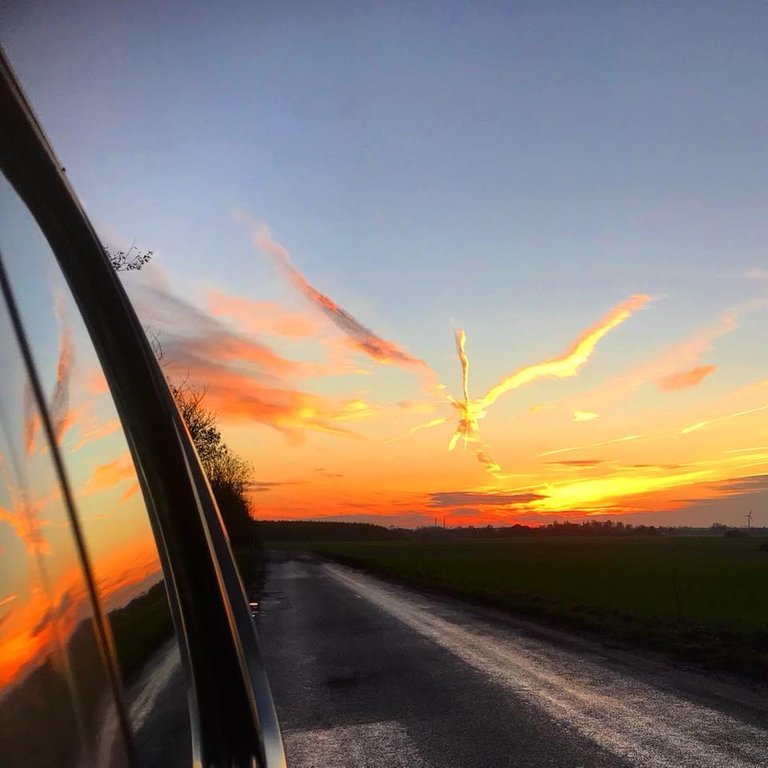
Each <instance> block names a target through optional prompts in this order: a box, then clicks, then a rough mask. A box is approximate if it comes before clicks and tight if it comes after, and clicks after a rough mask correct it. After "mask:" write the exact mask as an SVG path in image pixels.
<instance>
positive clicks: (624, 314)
mask: <svg viewBox="0 0 768 768" xmlns="http://www.w3.org/2000/svg"><path fill="white" fill-rule="evenodd" d="M649 301H651V297H650V296H648V295H647V294H635V295H634V296H631V297H630V298H629V299H627V300H626V301H623V302H621V303H620V304H617V305H616V306H615V307H614V308H613V309H611V310H610V312H608V314H607V315H605V316H604V317H603V318H601V319H600V320H599V321H598V322H597V323H595V325H593V326H592V327H591V328H588V329H587V330H586V331H584V333H582V334H581V336H579V338H578V339H576V341H575V342H574V343H573V344H572V345H571V346H570V347H569V348H568V349H567V350H566V351H565V352H564V353H563V354H562V355H559V356H558V357H553V358H551V359H550V360H545V361H543V362H541V363H535V364H534V365H529V366H526V367H525V368H520V369H519V370H517V371H515V372H514V373H512V374H510V375H509V376H507V377H506V378H504V379H502V380H501V381H500V382H499V383H498V384H497V385H496V386H495V387H493V388H492V389H490V390H489V391H488V392H487V393H486V395H485V396H484V397H483V398H482V401H481V402H482V403H483V405H484V406H485V407H488V406H489V405H492V404H493V403H495V402H496V400H498V399H499V397H501V396H502V395H504V394H506V393H507V392H511V391H512V390H513V389H517V388H518V387H521V386H522V385H524V384H528V383H530V382H532V381H535V380H536V379H542V378H550V377H551V378H558V379H564V378H568V377H571V376H575V375H576V374H577V373H578V372H579V371H580V370H581V368H582V367H583V366H584V365H585V364H586V362H587V361H588V360H589V358H590V357H591V355H592V353H593V352H594V350H595V347H596V346H597V343H598V342H599V341H600V340H601V339H602V338H603V337H604V336H606V335H607V334H608V333H610V332H611V331H612V330H613V329H614V328H616V327H617V326H619V325H621V324H622V323H623V322H625V321H626V320H628V319H629V318H630V317H631V316H632V315H633V314H634V313H635V312H637V311H638V310H641V309H643V307H645V306H646V305H647V304H648V302H649Z"/></svg>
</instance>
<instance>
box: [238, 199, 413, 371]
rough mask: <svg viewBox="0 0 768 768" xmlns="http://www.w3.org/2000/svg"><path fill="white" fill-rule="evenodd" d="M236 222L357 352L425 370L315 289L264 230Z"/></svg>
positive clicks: (385, 361)
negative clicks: (243, 226)
mask: <svg viewBox="0 0 768 768" xmlns="http://www.w3.org/2000/svg"><path fill="white" fill-rule="evenodd" d="M240 219H241V220H242V221H244V222H246V223H247V224H248V226H249V227H250V230H251V238H252V240H253V243H254V245H255V246H256V247H257V248H259V249H260V250H261V251H263V252H264V253H266V254H268V255H269V256H271V257H272V258H273V259H274V260H275V263H276V264H277V266H278V268H279V269H280V270H281V272H282V273H283V274H284V275H285V276H286V277H287V278H288V280H289V281H290V282H291V283H292V284H293V286H294V287H295V288H296V289H297V290H298V291H299V293H300V294H301V295H302V296H303V297H304V298H305V299H307V301H309V302H310V303H311V304H312V305H313V306H314V307H316V308H317V309H318V310H320V312H322V313H323V314H324V315H325V316H326V317H327V318H328V319H329V320H330V321H331V322H332V323H333V324H334V325H335V326H336V327H337V328H338V329H339V330H341V331H342V332H343V333H344V334H345V335H346V336H347V337H348V338H349V340H350V341H351V342H352V344H353V345H354V346H355V347H356V348H357V349H358V350H359V351H360V352H362V353H363V354H366V355H368V357H370V358H372V359H373V360H376V361H377V362H379V363H390V364H394V365H400V366H404V367H408V368H417V369H421V370H426V369H427V365H426V363H424V361H423V360H420V359H419V358H417V357H414V356H413V355H411V354H410V353H409V352H406V351H405V350H404V349H403V348H402V347H400V346H398V345H397V344H395V343H394V342H393V341H388V340H386V339H384V338H382V337H381V336H379V335H378V334H376V333H374V332H373V331H372V330H371V329H370V328H367V327H366V326H365V325H363V324H362V323H361V322H360V321H359V320H357V319H356V318H355V317H353V316H352V315H351V314H350V313H349V312H347V311H346V310H345V309H343V308H342V307H340V306H339V305H338V304H337V303H336V302H335V301H334V300H333V299H331V298H330V297H329V296H327V295H326V294H324V293H322V292H320V291H319V290H318V289H317V288H315V286H314V285H312V284H311V283H310V282H309V281H308V280H307V278H306V277H304V275H303V274H302V273H301V272H300V271H299V270H298V269H297V268H296V267H295V266H294V265H293V262H292V261H291V257H290V255H289V253H288V250H287V249H286V248H285V247H284V246H283V245H281V244H280V243H278V242H277V241H275V240H274V239H273V238H272V235H271V234H270V232H269V230H268V229H267V227H266V226H264V225H256V224H254V222H252V221H251V220H250V219H249V218H248V217H247V216H245V215H243V214H241V215H240Z"/></svg>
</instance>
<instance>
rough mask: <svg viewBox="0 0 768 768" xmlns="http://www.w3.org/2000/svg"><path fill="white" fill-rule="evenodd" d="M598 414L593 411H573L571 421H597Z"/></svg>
mask: <svg viewBox="0 0 768 768" xmlns="http://www.w3.org/2000/svg"><path fill="white" fill-rule="evenodd" d="M599 418H600V414H599V413H595V412H594V411H574V412H573V420H574V421H593V420H594V419H599Z"/></svg>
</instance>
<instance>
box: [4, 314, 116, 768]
mask: <svg viewBox="0 0 768 768" xmlns="http://www.w3.org/2000/svg"><path fill="white" fill-rule="evenodd" d="M6 309H7V308H6V305H5V303H4V302H3V300H2V299H0V371H2V376H3V396H2V398H1V399H0V649H2V650H1V651H0V711H2V714H3V716H2V718H0V765H3V766H27V767H28V768H34V767H35V766H48V765H51V760H52V756H53V755H55V756H56V764H57V765H61V766H69V765H83V764H85V765H87V764H90V765H95V764H98V765H102V764H103V765H110V764H111V765H120V764H124V762H125V760H124V758H125V749H124V745H123V743H122V742H117V741H116V733H115V729H114V727H113V723H115V722H116V719H117V712H116V709H115V698H114V696H113V690H112V688H111V686H110V683H109V677H108V674H107V670H106V667H105V666H104V662H103V657H102V654H101V651H100V647H99V644H98V642H97V639H96V633H95V631H94V624H93V610H92V607H93V604H92V602H91V600H90V597H89V592H88V585H87V582H86V579H85V574H84V569H83V565H82V560H81V558H80V556H79V553H78V550H77V547H76V541H75V537H74V534H73V530H72V526H71V517H70V514H69V511H68V509H67V506H66V504H65V501H64V497H63V494H62V491H61V487H60V485H59V481H58V476H57V474H56V470H55V465H54V462H53V460H52V453H51V450H50V446H49V445H48V443H47V441H46V439H45V436H44V432H43V430H42V418H41V413H40V411H39V409H38V408H37V404H36V402H35V399H34V397H33V395H32V387H31V383H30V380H29V378H28V377H27V371H26V368H25V366H24V364H23V360H22V357H21V353H20V350H19V347H18V345H17V343H16V337H15V334H14V333H13V331H12V326H11V324H10V319H9V315H8V312H7V311H6Z"/></svg>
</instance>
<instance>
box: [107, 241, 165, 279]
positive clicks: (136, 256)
mask: <svg viewBox="0 0 768 768" xmlns="http://www.w3.org/2000/svg"><path fill="white" fill-rule="evenodd" d="M104 253H106V254H107V258H108V259H109V263H110V264H111V265H112V268H113V269H114V270H115V272H130V271H133V270H137V269H141V268H142V267H143V266H144V265H145V264H146V263H147V262H148V261H149V260H150V259H151V258H152V256H153V255H154V253H153V252H152V251H140V250H139V249H138V248H137V247H136V243H133V244H132V245H131V247H130V248H129V249H128V250H127V251H117V250H114V249H109V248H105V249H104Z"/></svg>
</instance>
